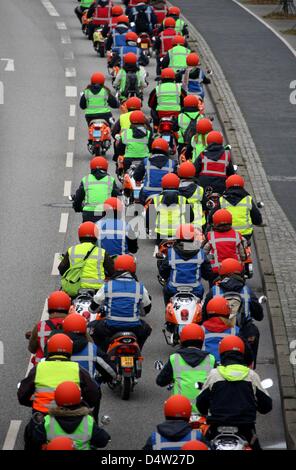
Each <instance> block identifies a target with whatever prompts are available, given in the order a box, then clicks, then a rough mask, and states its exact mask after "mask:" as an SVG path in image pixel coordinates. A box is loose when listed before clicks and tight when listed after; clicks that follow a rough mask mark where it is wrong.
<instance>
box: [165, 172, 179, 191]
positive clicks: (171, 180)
mask: <svg viewBox="0 0 296 470" xmlns="http://www.w3.org/2000/svg"><path fill="white" fill-rule="evenodd" d="M179 184H180V179H179V178H178V176H177V175H175V174H174V173H168V174H166V175H164V176H163V177H162V179H161V187H162V188H163V189H178V188H179Z"/></svg>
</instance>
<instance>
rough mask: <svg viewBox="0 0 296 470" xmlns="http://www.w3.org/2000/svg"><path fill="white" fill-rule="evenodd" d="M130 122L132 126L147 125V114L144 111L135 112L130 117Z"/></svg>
mask: <svg viewBox="0 0 296 470" xmlns="http://www.w3.org/2000/svg"><path fill="white" fill-rule="evenodd" d="M130 122H131V123H132V124H145V122H146V118H145V114H144V113H143V112H142V111H133V112H132V113H131V115H130Z"/></svg>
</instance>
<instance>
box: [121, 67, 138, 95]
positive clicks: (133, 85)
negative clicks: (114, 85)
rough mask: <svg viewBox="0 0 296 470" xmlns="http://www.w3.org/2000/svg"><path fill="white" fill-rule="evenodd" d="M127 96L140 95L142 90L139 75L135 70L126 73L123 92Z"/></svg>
mask: <svg viewBox="0 0 296 470" xmlns="http://www.w3.org/2000/svg"><path fill="white" fill-rule="evenodd" d="M122 94H123V95H124V96H125V97H127V98H128V97H129V96H140V95H141V92H140V89H139V85H138V75H137V73H135V72H127V73H126V83H125V88H124V90H123V93H122Z"/></svg>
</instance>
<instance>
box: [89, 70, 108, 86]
mask: <svg viewBox="0 0 296 470" xmlns="http://www.w3.org/2000/svg"><path fill="white" fill-rule="evenodd" d="M90 81H91V84H92V85H104V83H105V75H104V74H103V73H101V72H95V73H93V74H92V76H91V77H90Z"/></svg>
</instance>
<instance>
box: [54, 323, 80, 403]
mask: <svg viewBox="0 0 296 470" xmlns="http://www.w3.org/2000/svg"><path fill="white" fill-rule="evenodd" d="M77 316H80V315H77ZM80 318H82V317H80ZM54 399H55V402H56V404H57V405H58V406H72V405H79V403H80V402H81V392H80V388H79V387H78V385H77V384H76V383H75V382H62V383H61V384H59V385H58V386H57V388H56V390H55V392H54Z"/></svg>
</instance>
